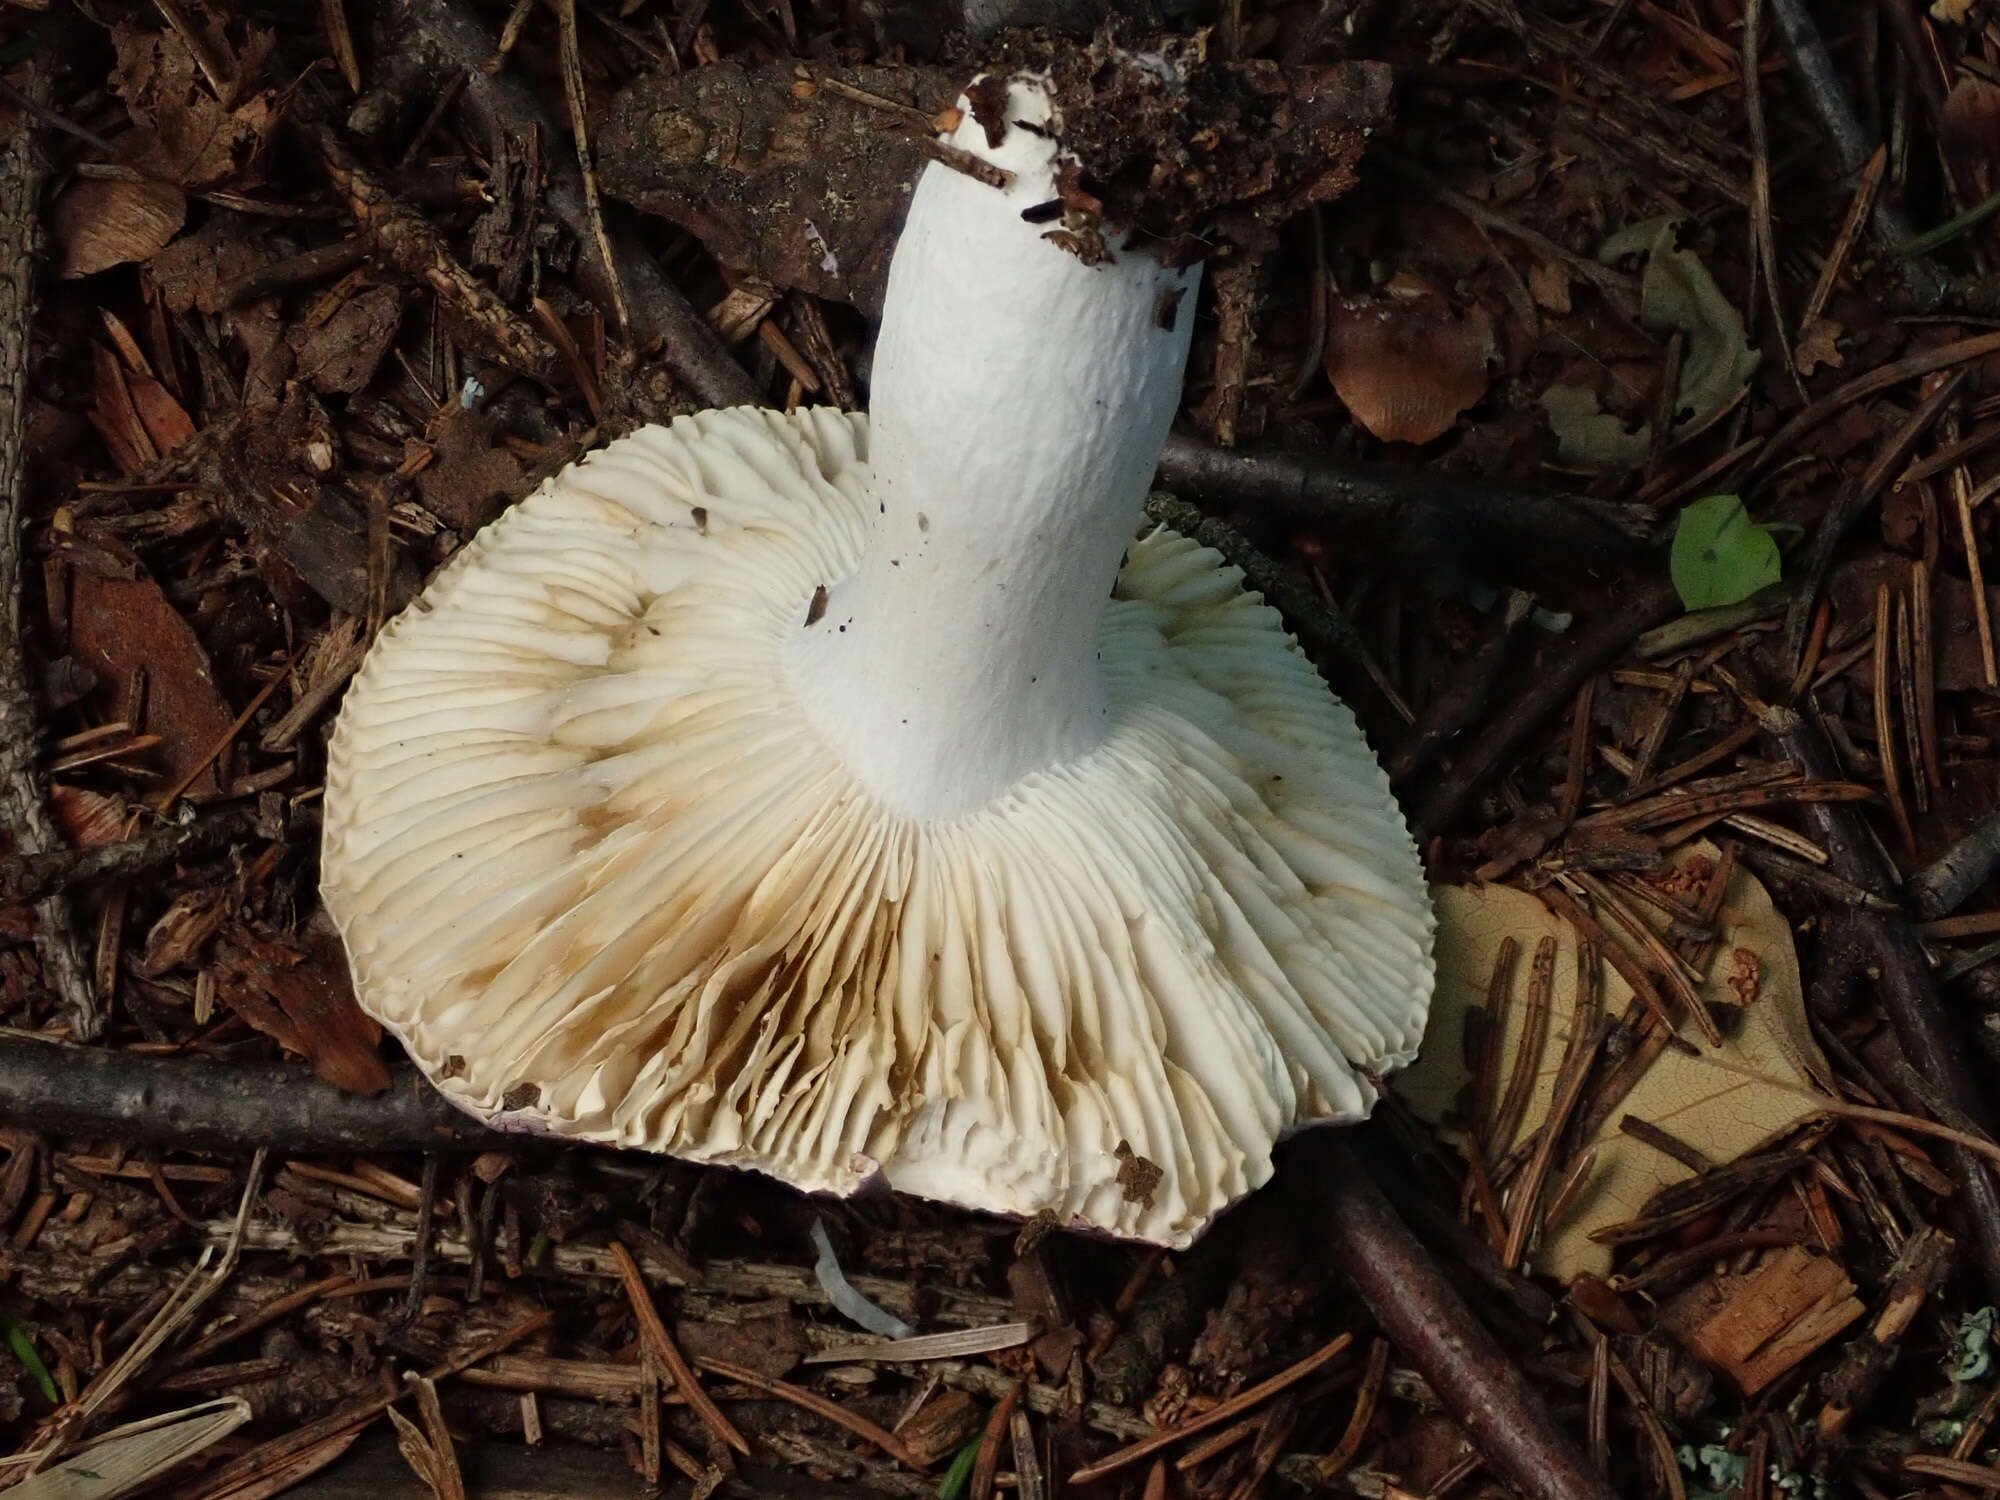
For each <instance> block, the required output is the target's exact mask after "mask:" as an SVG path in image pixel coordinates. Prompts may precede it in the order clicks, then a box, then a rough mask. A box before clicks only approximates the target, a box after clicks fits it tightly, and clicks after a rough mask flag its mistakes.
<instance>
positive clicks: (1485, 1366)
mask: <svg viewBox="0 0 2000 1500" xmlns="http://www.w3.org/2000/svg"><path fill="white" fill-rule="evenodd" d="M1281 1180H1282V1181H1283V1182H1285V1183H1286V1184H1287V1185H1288V1187H1289V1189H1290V1191H1291V1192H1292V1193H1293V1194H1294V1195H1295V1196H1296V1197H1297V1198H1298V1199H1300V1200H1301V1201H1302V1202H1303V1203H1304V1204H1305V1205H1306V1207H1307V1208H1308V1210H1309V1211H1310V1212H1311V1213H1312V1215H1313V1224H1314V1226H1315V1227H1316V1228H1317V1230H1318V1232H1319V1234H1320V1236H1321V1238H1322V1241H1323V1243H1325V1245H1326V1247H1327V1250H1328V1253H1329V1254H1330V1256H1331V1257H1332V1259H1333V1261H1334V1263H1335V1264H1336V1265H1338V1266H1339V1267H1340V1269H1341V1271H1342V1272H1343V1273H1345V1275H1346V1276H1347V1278H1348V1280H1350V1281H1351V1282H1353V1283H1354V1287H1355V1290H1356V1291H1358V1292H1359V1293H1360V1294H1361V1300H1362V1301H1363V1302H1365V1303H1366V1304H1367V1305H1368V1309H1369V1311H1370V1312H1372V1313H1373V1314H1374V1315H1375V1320H1376V1322H1378V1323H1380V1324H1381V1325H1382V1331H1383V1332H1384V1333H1386V1334H1387V1335H1388V1336H1389V1338H1390V1339H1391V1341H1393V1342H1394V1343H1395V1345H1396V1346H1397V1347H1398V1348H1399V1349H1401V1350H1402V1351H1403V1352H1404V1354H1405V1355H1407V1356H1408V1357H1409V1359H1410V1361H1411V1363H1413V1364H1414V1365H1415V1366H1416V1367H1417V1370H1418V1371H1419V1373H1421V1374H1422V1375H1423V1377H1424V1379H1425V1380H1426V1381H1428V1382H1429V1383H1430V1387H1431V1389H1432V1390H1433V1391H1435V1392H1436V1393H1437V1396H1438V1399H1439V1400H1440V1401H1442V1402H1443V1403H1444V1405H1445V1408H1446V1409H1447V1410H1448V1411H1449V1412H1450V1413H1451V1415H1452V1417H1453V1419H1454V1420H1456V1421H1457V1422H1458V1424H1459V1426H1460V1427H1462V1428H1464V1430H1465V1434H1466V1436H1467V1437H1468V1438H1470V1439H1471V1440H1472V1442H1473V1443H1474V1444H1475V1445H1476V1446H1477V1447H1478V1449H1479V1451H1480V1453H1481V1454H1482V1455H1484V1457H1485V1459H1486V1462H1487V1465H1488V1467H1490V1468H1491V1469H1492V1470H1493V1472H1494V1473H1495V1474H1496V1475H1498V1476H1499V1477H1500V1478H1501V1479H1503V1480H1505V1481H1506V1482H1507V1483H1509V1484H1511V1485H1512V1486H1513V1487H1514V1488H1515V1489H1516V1490H1517V1491H1519V1492H1520V1493H1521V1494H1523V1495H1525V1496H1528V1497H1530V1500H1611V1494H1612V1492H1611V1490H1610V1489H1609V1488H1608V1487H1607V1486H1606V1485H1605V1483H1604V1481H1603V1480H1602V1479H1601V1478H1599V1477H1598V1476H1597V1475H1596V1474H1594V1473H1593V1472H1591V1470H1590V1468H1589V1466H1588V1464H1587V1463H1586V1461H1585V1459H1584V1456H1583V1454H1582V1453H1580V1452H1578V1451H1577V1450H1576V1448H1575V1447H1574V1446H1573V1445H1572V1444H1571V1443H1570V1442H1569V1440H1568V1439H1567V1438H1565V1437H1564V1436H1563V1434H1562V1432H1561V1431H1560V1430H1559V1429H1558V1428H1557V1427H1556V1425H1555V1422H1554V1419H1553V1418H1552V1417H1550V1415H1549V1412H1548V1408H1547V1407H1546V1406H1544V1405H1543V1403H1542V1400H1541V1397H1539V1396H1538V1395H1536V1394H1535V1392H1534V1390H1533V1388H1532V1387H1530V1386H1529V1384H1528V1381H1527V1377H1526V1376H1524V1375H1523V1374H1522V1373H1521V1372H1520V1370H1519V1369H1518V1368H1517V1367H1516V1366H1515V1365H1514V1363H1513V1362H1512V1361H1511V1360H1510V1359H1509V1358H1508V1357H1507V1355H1506V1352H1505V1351H1504V1350H1502V1349H1501V1347H1500V1345H1499V1343H1498V1342H1497V1341H1496V1340H1495V1339H1494V1337H1493V1335H1492V1334H1490V1333H1489V1332H1487V1330H1486V1328H1485V1326H1484V1325H1483V1324H1481V1323H1480V1322H1479V1320H1478V1319H1477V1318H1475V1317H1474V1316H1473V1315H1472V1312H1471V1309H1469V1308H1468V1307H1467V1306H1466V1305H1465V1303H1464V1301H1463V1300H1462V1299H1461V1298H1460V1297H1459V1295H1458V1293H1457V1292H1456V1291H1455V1290H1454V1289H1453V1288H1452V1285H1451V1283H1450V1282H1449V1281H1447V1280H1446V1279H1445V1276H1444V1273H1443V1272H1442V1271H1440V1270H1439V1269H1438V1268H1437V1265H1436V1263H1435V1262H1433V1261H1432V1260H1431V1258H1430V1256H1429V1255H1427V1254H1426V1253H1425V1252H1424V1249H1423V1247H1422V1246H1421V1245H1420V1244H1418V1242H1417V1240H1416V1237H1415V1236H1414V1235H1412V1234H1411V1233H1410V1231H1409V1230H1408V1229H1407V1228H1406V1227H1404V1224H1403V1221H1402V1220H1401V1219H1399V1218H1398V1217H1397V1216H1396V1211H1395V1210H1394V1209H1393V1208H1391V1207H1390V1206H1389V1200H1388V1199H1387V1198H1385V1197H1383V1195H1382V1191H1381V1189H1380V1188H1378V1187H1377V1186H1376V1185H1375V1181H1374V1179H1373V1178H1371V1177H1370V1176H1369V1175H1368V1172H1367V1170H1366V1168H1364V1167H1363V1166H1362V1165H1361V1162H1360V1160H1359V1159H1358V1158H1357V1157H1356V1156H1355V1154H1354V1151H1353V1148H1352V1147H1350V1146H1349V1145H1348V1144H1347V1143H1346V1141H1344V1140H1343V1139H1341V1136H1340V1133H1339V1132H1337V1131H1333V1130H1313V1131H1308V1132H1307V1133H1305V1134H1304V1135H1302V1136H1300V1137H1298V1138H1297V1140H1296V1141H1295V1142H1294V1143H1293V1146H1292V1150H1291V1155H1290V1160H1289V1161H1287V1162H1286V1164H1285V1166H1284V1168H1283V1170H1282V1176H1281Z"/></svg>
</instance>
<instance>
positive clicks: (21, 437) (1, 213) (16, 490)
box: [0, 83, 104, 1038]
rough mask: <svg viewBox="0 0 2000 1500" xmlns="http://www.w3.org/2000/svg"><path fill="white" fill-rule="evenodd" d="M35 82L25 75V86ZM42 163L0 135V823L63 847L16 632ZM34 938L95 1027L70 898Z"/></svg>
mask: <svg viewBox="0 0 2000 1500" xmlns="http://www.w3.org/2000/svg"><path fill="white" fill-rule="evenodd" d="M38 87H39V86H38V84H36V83H31V84H30V85H29V92H30V95H31V96H32V95H33V94H34V93H36V92H37V91H38ZM42 176H43V167H42V160H41V157H40V155H39V154H38V153H37V152H36V150H35V145H34V132H33V131H32V130H29V129H26V128H25V127H17V128H16V129H14V130H13V131H11V132H9V133H8V135H7V137H6V139H5V141H4V142H0V825H4V826H6V827H7V828H9V829H11V830H12V831H13V834H14V838H15V841H16V845H17V847H18V848H19V849H20V850H21V851H22V852H24V853H26V854H30V855H34V854H46V853H48V852H50V851H51V850H57V849H61V848H63V847H64V843H63V838H62V834H61V833H60V832H59V831H58V830H57V828H56V825H55V819H54V818H53V817H52V816H51V815H50V813H49V807H48V802H47V799H46V796H45V791H44V788H43V785H42V776H41V769H40V767H39V766H38V765H37V764H36V756H37V753H38V752H39V750H40V748H41V742H42V740H41V724H40V722H39V720H40V715H39V714H38V713H37V711H36V707H35V700H34V695H33V692H32V690H31V688H30V686H29V683H30V678H29V674H28V664H27V653H26V647H25V643H24V642H23V641H22V638H21V623H22V620H21V617H22V608H21V550H22V545H23V539H22V517H21V504H22V490H23V488H24V481H25V479H26V474H27V459H28V455H27V421H28V349H29V344H30V342H31V338H32V331H33V326H34V320H35V247H36V240H37V238H38V231H39V221H38V217H37V207H38V204H39V202H40V197H41V188H42ZM35 947H36V950H37V952H38V953H39V954H40V955H41V960H42V973H43V976H44V977H45V978H46V980H47V981H48V985H49V988H50V989H51V990H52V991H54V993H55V997H56V1001H57V1003H58V1005H59V1006H60V1007H61V1009H62V1012H63V1015H64V1017H65V1018H66V1019H67V1020H68V1022H69V1025H70V1029H71V1031H72V1032H73V1033H74V1034H75V1035H77V1036H79V1037H84V1038H89V1037H94V1036H96V1035H97V1033H98V1032H99V1031H100V1030H102V1029H103V1026H104V1012H103V1007H102V1006H101V1005H100V1004H99V1003H98V997H97V994H96V991H95V989H94V987H93V986H92V984H91V979H90V967H89V964H88V963H87V962H86V960H85V958H84V951H83V944H82V943H81V941H79V939H78V937H77V932H76V928H75V926H74V925H73V923H72V922H71V919H70V911H69V903H68V902H66V901H65V900H63V898H62V897H61V896H56V895H51V896H46V897H44V898H43V899H42V900H40V901H38V902H37V903H36V905H35Z"/></svg>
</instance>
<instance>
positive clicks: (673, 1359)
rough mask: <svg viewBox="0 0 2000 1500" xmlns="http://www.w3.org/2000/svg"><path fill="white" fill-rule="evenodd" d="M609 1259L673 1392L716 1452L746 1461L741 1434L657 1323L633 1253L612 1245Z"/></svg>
mask: <svg viewBox="0 0 2000 1500" xmlns="http://www.w3.org/2000/svg"><path fill="white" fill-rule="evenodd" d="M611 1256H612V1259H613V1260H615V1261H616V1262H617V1263H618V1279H619V1280H620V1281H622V1282H623V1283H624V1285H625V1295H626V1297H627V1298H628V1299H629V1300H630V1302H631V1304H632V1313H633V1316H635V1317H636V1318H637V1319H638V1320H639V1332H640V1335H641V1336H642V1337H643V1338H644V1339H645V1341H646V1348H647V1349H648V1350H649V1351H651V1353H652V1355H653V1357H654V1358H655V1359H657V1360H659V1362H660V1364H661V1365H662V1367H664V1368H665V1369H666V1371H667V1372H668V1373H669V1374H671V1375H672V1376H673V1378H674V1389H676V1390H677V1391H679V1392H680V1393H681V1397H682V1399H683V1400H685V1401H686V1402H687V1404H688V1405H689V1406H690V1407H692V1408H693V1410H694V1413H695V1415H696V1416H698V1417H700V1418H701V1424H702V1426H704V1427H706V1428H707V1429H708V1431H709V1435H710V1436H711V1437H713V1438H714V1439H715V1444H716V1449H717V1451H718V1453H719V1452H720V1451H721V1450H722V1449H725V1448H733V1449H735V1450H736V1451H737V1452H738V1453H741V1454H743V1455H744V1456H745V1457H746V1458H747V1457H748V1456H749V1454H750V1445H749V1444H748V1443H746V1442H745V1441H744V1440H743V1434H742V1433H740V1432H738V1431H737V1430H736V1429H735V1427H734V1426H732V1425H731V1424H730V1421H729V1418H727V1417H725V1416H724V1415H723V1414H722V1410H721V1408H720V1407H718V1406H717V1405H716V1404H715V1402H714V1401H712V1400H710V1399H709V1396H708V1393H707V1392H706V1391H704V1390H703V1389H702V1388H701V1382H700V1381H698V1380H696V1379H695V1377H694V1371H693V1369H692V1368H690V1367H689V1365H688V1362H687V1357H686V1356H685V1355H683V1354H682V1353H681V1351H680V1346H679V1345H678V1344H676V1343H675V1342H674V1337H673V1335H672V1334H670V1333H668V1332H667V1325H666V1324H665V1323H664V1322H662V1321H661V1320H660V1310H659V1309H658V1308H656V1307H655V1306H653V1292H652V1289H651V1288H650V1287H648V1286H647V1285H646V1277H645V1274H644V1273H643V1272H642V1271H640V1269H639V1262H638V1261H636V1260H634V1259H633V1258H632V1252H631V1251H630V1250H627V1249H626V1248H625V1247H624V1246H623V1245H621V1244H618V1243H616V1242H615V1241H614V1242H613V1244H612V1246H611Z"/></svg>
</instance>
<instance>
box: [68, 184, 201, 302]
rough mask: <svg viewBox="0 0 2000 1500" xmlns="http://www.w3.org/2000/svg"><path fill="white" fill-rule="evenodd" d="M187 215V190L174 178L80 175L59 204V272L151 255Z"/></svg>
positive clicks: (90, 271)
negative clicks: (147, 179) (143, 179)
mask: <svg viewBox="0 0 2000 1500" xmlns="http://www.w3.org/2000/svg"><path fill="white" fill-rule="evenodd" d="M186 218H187V195H186V194H185V193H183V192H182V191H181V190H180V189H179V188H177V187H175V186H173V185H172V184H171V183H165V182H128V181H126V180H124V179H123V178H110V179H105V178H89V177H86V178H81V179H79V180H78V181H76V182H73V183H71V184H70V185H69V187H68V189H67V190H65V191H64V193H63V195H62V196H61V197H60V198H58V199H56V203H55V210H54V213H53V217H52V228H53V229H54V232H55V240H56V244H57V246H58V247H59V248H60V249H61V251H62V259H61V261H60V262H59V264H58V267H57V270H58V274H59V275H61V276H62V278H63V279H64V280H66V281H68V280H74V279H75V278H77V277H79V276H92V275H95V274H96V273H97V272H99V271H104V270H109V269H110V268H111V267H112V266H118V265H123V264H125V263H126V262H127V261H135V260H136V261H145V260H150V259H152V257H153V256H154V255H155V254H157V253H158V252H159V251H160V250H161V249H162V248H163V247H164V246H165V245H166V243H167V242H168V241H169V240H171V239H172V238H173V237H174V236H175V235H176V234H179V233H180V228H181V223H182V221H183V220H185V219H186Z"/></svg>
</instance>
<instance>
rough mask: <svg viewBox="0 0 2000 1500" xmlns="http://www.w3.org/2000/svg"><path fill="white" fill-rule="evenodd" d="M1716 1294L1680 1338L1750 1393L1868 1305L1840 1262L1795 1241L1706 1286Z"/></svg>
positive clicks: (1766, 1383) (1757, 1389)
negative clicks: (1747, 1270)
mask: <svg viewBox="0 0 2000 1500" xmlns="http://www.w3.org/2000/svg"><path fill="white" fill-rule="evenodd" d="M1703 1290H1704V1291H1710V1292H1711V1293H1712V1294H1713V1296H1714V1299H1715V1305H1713V1306H1712V1307H1709V1308H1708V1309H1707V1310H1706V1312H1705V1315H1704V1316H1703V1317H1702V1318H1701V1319H1700V1321H1699V1322H1697V1323H1696V1324H1695V1325H1694V1326H1693V1327H1691V1328H1690V1329H1688V1331H1687V1333H1686V1335H1685V1338H1684V1342H1685V1343H1686V1344H1687V1346H1688V1348H1690V1349H1691V1350H1693V1351H1694V1353H1695V1354H1696V1355H1697V1356H1699V1357H1700V1359H1701V1360H1702V1361H1703V1362H1704V1363H1705V1364H1708V1365H1710V1366H1712V1367H1713V1368H1715V1369H1717V1370H1720V1371H1722V1372H1723V1373H1724V1374H1726V1375H1728V1376H1729V1377H1730V1378H1731V1379H1732V1380H1734V1381H1735V1382H1736V1384H1737V1386H1738V1387H1739V1388H1740V1389H1741V1390H1742V1391H1743V1393H1744V1394H1745V1395H1746V1396H1754V1395H1756V1394H1757V1392H1759V1391H1761V1390H1763V1389H1764V1387H1765V1386H1767V1385H1769V1384H1770V1383H1771V1382H1772V1381H1773V1380H1776V1379H1777V1378H1778V1377H1779V1376H1780V1375H1782V1374H1784V1373H1785V1372H1786V1371H1787V1370H1789V1369H1791V1368H1792V1367H1793V1366H1795V1365H1797V1364H1798V1363H1799V1362H1800V1361H1801V1360H1803V1359H1804V1358H1805V1357H1806V1356H1807V1355H1809V1354H1811V1353H1812V1352H1813V1351H1814V1350H1815V1349H1818V1348H1819V1347H1820V1346H1821V1345H1823V1344H1825V1343H1827V1342H1828V1341H1830V1340H1831V1339H1832V1338H1833V1337H1834V1336H1835V1335H1836V1334H1838V1333H1839V1332H1840V1331H1841V1329H1843V1328H1845V1327H1846V1326H1847V1325H1848V1324H1849V1323H1852V1322H1853V1321H1854V1320H1855V1319H1856V1318H1858V1317H1860V1316H1861V1315H1862V1313H1863V1312H1865V1311H1866V1309H1865V1308H1864V1307H1863V1306H1862V1305H1861V1299H1860V1298H1858V1297H1856V1296H1855V1295H1854V1283H1853V1282H1851V1281H1849V1280H1848V1279H1847V1273H1846V1272H1845V1271H1844V1270H1842V1269H1841V1266H1840V1263H1839V1262H1838V1261H1835V1260H1831V1259H1829V1258H1828V1257H1826V1256H1824V1255H1814V1254H1812V1253H1811V1252H1810V1251H1808V1250H1806V1249H1805V1248H1803V1247H1802V1246H1799V1245H1790V1246H1787V1247H1786V1248H1785V1249H1783V1250H1778V1251H1774V1252H1773V1253H1772V1254H1771V1255H1770V1256H1769V1258H1768V1259H1766V1260H1765V1261H1764V1262H1763V1264H1761V1265H1760V1266H1758V1267H1757V1268H1756V1269H1755V1270H1753V1271H1751V1272H1750V1273H1749V1274H1748V1275H1744V1276H1731V1277H1724V1278H1720V1279H1718V1280H1717V1281H1715V1282H1712V1283H1709V1284H1708V1286H1707V1287H1704V1289H1703Z"/></svg>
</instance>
